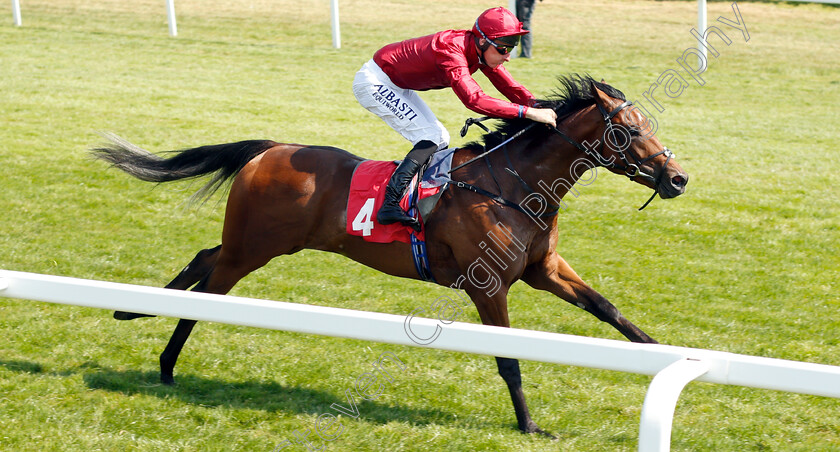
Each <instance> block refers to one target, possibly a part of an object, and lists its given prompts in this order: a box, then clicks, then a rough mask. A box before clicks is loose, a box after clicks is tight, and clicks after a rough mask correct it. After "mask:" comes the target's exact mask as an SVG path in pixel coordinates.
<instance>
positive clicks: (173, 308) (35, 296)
mask: <svg viewBox="0 0 840 452" xmlns="http://www.w3.org/2000/svg"><path fill="white" fill-rule="evenodd" d="M0 296H2V297H9V298H20V299H27V300H38V301H46V302H51V303H61V304H68V305H76V306H87V307H92V308H102V309H110V310H117V311H129V312H142V313H146V314H155V315H162V316H167V317H177V318H188V319H194V320H203V321H211V322H219V323H228V324H233V325H243V326H251V327H257V328H268V329H273V330H283V331H294V332H299V333H310V334H320V335H324V336H334V337H346V338H353V339H362V340H368V341H375V342H384V343H389V344H399V345H410V346H415V347H418V346H420V345H418V344H417V343H415V342H413V341H412V340H411V339H410V338H409V337H408V336H407V335H406V333H405V330H404V323H405V320H406V317H405V316H398V315H392V314H382V313H376V312H365V311H354V310H350V309H339V308H330V307H323V306H310V305H303V304H295V303H286V302H277V301H267V300H257V299H251V298H241V297H233V296H226V295H214V294H202V293H196V292H185V291H179V290H171V289H159V288H151V287H144V286H134V285H128V284H119V283H112V282H102V281H90V280H83V279H75V278H67V277H58V276H48V275H38V274H33V273H21V272H13V271H6V270H0ZM438 324H439V322H438V321H437V320H432V319H424V318H416V317H415V318H413V319H412V320H411V328H412V331H415V332H417V331H423V332H424V333H431V332H432V331H434V330H435V328H436V327H437V325H438ZM423 347H430V348H436V349H441V350H451V351H458V352H465V353H477V354H482V355H489V356H502V357H508V358H517V359H526V360H531V361H542V362H550V363H557V364H566V365H573V366H583V367H592V368H597V369H607V370H617V371H622V372H630V373H636V374H644V375H654V376H655V377H654V378H653V381H652V382H651V385H650V387H649V389H648V393H647V396H646V397H645V402H644V405H643V407H642V415H641V422H640V426H639V450H640V451H643V452H648V451H667V450H669V449H670V437H671V425H672V420H673V415H674V408H675V406H676V403H677V398H678V397H679V394H680V392H681V391H682V389H683V387H685V385H686V384H687V383H689V382H690V381H693V380H697V381H705V382H709V383H719V384H726V385H736V386H748V387H753V388H764V389H774V390H779V391H788V392H796V393H801V394H813V395H818V396H826V397H836V398H840V367H838V366H829V365H823V364H811V363H804V362H797V361H788V360H782V359H773V358H761V357H755V356H747V355H739V354H735V353H726V352H718V351H711V350H701V349H693V348H685V347H674V346H669V345H659V344H655V345H652V344H634V343H630V342H622V341H615V340H608V339H595V338H588V337H579V336H571V335H566V334H556V333H546V332H540V331H530V330H520V329H513V328H499V327H493V326H486V325H475V324H470V323H460V322H454V323H451V324H449V325H445V326H444V327H443V331H442V332H441V334H440V335H439V337H438V338H437V339H436V340H435V341H434V342H433V343H431V344H429V345H426V346H423Z"/></svg>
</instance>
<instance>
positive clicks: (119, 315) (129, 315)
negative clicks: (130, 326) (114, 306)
mask: <svg viewBox="0 0 840 452" xmlns="http://www.w3.org/2000/svg"><path fill="white" fill-rule="evenodd" d="M140 317H154V316H153V315H149V314H137V313H134V312H123V311H114V318H115V319H117V320H134V319H139V318H140Z"/></svg>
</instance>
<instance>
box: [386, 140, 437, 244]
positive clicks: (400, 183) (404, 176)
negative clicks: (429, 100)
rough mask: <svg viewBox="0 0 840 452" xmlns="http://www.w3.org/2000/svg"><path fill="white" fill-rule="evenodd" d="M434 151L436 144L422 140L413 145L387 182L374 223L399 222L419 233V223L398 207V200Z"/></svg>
mask: <svg viewBox="0 0 840 452" xmlns="http://www.w3.org/2000/svg"><path fill="white" fill-rule="evenodd" d="M435 151H437V145H436V144H434V143H433V142H431V141H428V140H423V141H420V142H418V143H417V144H415V145H414V148H413V149H412V150H411V152H409V153H408V155H406V156H405V159H403V161H402V162H401V163H400V165H399V166H398V167H397V169H396V170H395V171H394V174H393V175H392V176H391V180H389V181H388V186H387V187H386V188H385V201H384V202H383V203H382V207H380V208H379V212H378V213H377V214H376V221H378V222H379V224H392V223H397V222H400V223H402V224H404V225H406V226H409V227H411V228H412V229H414V230H415V231H417V232H420V229H421V226H420V221H418V220H417V219H416V218H414V217H411V216H409V215H408V214H407V213H406V212H405V211H404V210H403V209H402V207H400V198H402V195H403V193H405V189H406V187H408V184H410V183H411V179H412V178H413V177H414V175H415V174H417V171H418V170H419V169H420V167H421V166H422V165H423V164H424V163H426V160H428V159H429V157H431V156H432V154H434V153H435Z"/></svg>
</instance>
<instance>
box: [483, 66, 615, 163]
mask: <svg viewBox="0 0 840 452" xmlns="http://www.w3.org/2000/svg"><path fill="white" fill-rule="evenodd" d="M557 81H558V83H559V85H560V86H558V88H557V89H555V90H554V92H553V93H552V95H551V96H549V97H548V98H547V99H539V100H537V103H536V107H539V108H552V109H554V111H555V112H557V118H558V119H559V118H562V117H563V116H566V115H568V114H570V113H574V112H576V111H578V110H580V109H581V108H584V107H587V106H589V105H592V104H593V103H594V102H595V93H594V92H593V90H592V85H593V84H594V85H595V86H596V87H598V89H600V90H601V91H603V92H604V93H606V94H607V95H608V96H610V97H613V98H616V99H620V100H627V99H626V98H625V97H624V93H622V92H621V91H619V90H618V89H616V88H614V87H612V86H610V85H607V84H606V83H601V82H598V81H595V79H593V78H592V77H591V76H589V75H580V74H570V75H561V76H559V77H557ZM499 121H500V122H499V123H498V125H497V126H496V128H495V130H494V131H493V132H490V133H488V134H485V135H484V137H483V138H482V140H481V141H482V142H483V145H484V146H485V147H487V148H491V147H493V146H496V145H498V144H499V143H501V142H502V141H504V140H505V139H506V137H508V136H510V135H513V134H515V133H516V132H519V131H520V130H522V128H524V127H525V126H527V125H528V124H530V123H531V121H530V120H528V119H524V118H522V119H501V120H499ZM538 129H540V130H541V128H538ZM475 146H479V147H480V146H482V143H481V142H477V141H474V142H472V143H469V144H468V145H466V147H475Z"/></svg>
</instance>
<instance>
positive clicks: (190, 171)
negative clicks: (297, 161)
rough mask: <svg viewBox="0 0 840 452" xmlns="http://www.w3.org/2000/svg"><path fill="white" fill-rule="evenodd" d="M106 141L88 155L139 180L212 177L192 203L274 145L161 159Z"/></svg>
mask: <svg viewBox="0 0 840 452" xmlns="http://www.w3.org/2000/svg"><path fill="white" fill-rule="evenodd" d="M106 138H108V139H109V140H110V141H111V143H110V144H108V145H106V146H103V147H99V148H95V149H91V151H90V152H91V154H93V156H94V157H95V158H98V159H101V160H105V161H106V162H108V163H110V164H111V165H112V166H114V167H117V168H119V169H121V170H123V171H125V172H126V173H128V174H130V175H132V176H134V177H136V178H138V179H140V180H144V181H149V182H169V181H174V180H181V179H192V178H196V177H201V176H205V175H208V174H211V173H215V175H214V176H213V179H212V180H210V182H208V183H207V185H205V186H204V187H202V188H201V189H200V190H199V191H198V192H197V193H196V194H195V195H193V199H194V200H198V199H202V198H209V197H210V196H211V195H212V194H213V193H215V192H216V190H218V189H219V188H220V187H221V186H222V185H223V184H224V183H225V182H226V181H228V180H230V179H232V178H233V177H234V176H236V174H237V173H239V171H240V170H241V169H242V167H243V166H245V164H246V163H248V162H249V161H251V159H253V158H254V157H256V156H258V155H260V154H262V153H263V152H265V151H266V150H268V149H269V148H271V147H274V146H276V145H277V143H275V142H273V141H269V140H248V141H240V142H237V143H228V144H217V145H211V146H201V147H197V148H192V149H183V150H180V151H172V152H171V154H174V155H172V156H171V157H168V158H164V157H161V155H160V154H152V153H151V152H149V151H147V150H145V149H142V148H140V147H137V146H135V145H133V144H131V143H129V142H128V141H126V140H124V139H122V138H120V137H118V136H116V135H111V134H108V135H106Z"/></svg>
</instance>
